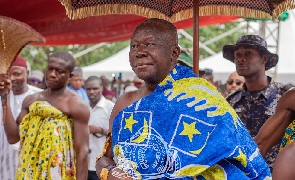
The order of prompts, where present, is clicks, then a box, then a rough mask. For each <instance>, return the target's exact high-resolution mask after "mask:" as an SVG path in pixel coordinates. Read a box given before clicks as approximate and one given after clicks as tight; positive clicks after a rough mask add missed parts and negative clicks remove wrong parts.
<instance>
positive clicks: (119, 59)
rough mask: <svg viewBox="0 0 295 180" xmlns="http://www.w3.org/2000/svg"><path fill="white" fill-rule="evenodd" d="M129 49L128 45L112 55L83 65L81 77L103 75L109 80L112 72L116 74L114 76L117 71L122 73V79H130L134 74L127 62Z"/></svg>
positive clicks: (117, 73)
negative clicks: (88, 64)
mask: <svg viewBox="0 0 295 180" xmlns="http://www.w3.org/2000/svg"><path fill="white" fill-rule="evenodd" d="M129 49H130V47H129V46H128V47H126V48H124V49H122V50H121V51H119V52H118V53H116V54H114V55H113V56H110V57H108V58H106V59H104V60H102V61H100V62H98V63H95V64H92V65H90V66H85V67H83V68H82V71H83V78H84V79H87V78H88V77H89V76H98V77H100V76H102V75H103V76H105V77H106V78H107V79H110V80H111V79H112V74H116V77H118V75H119V73H122V80H123V81H126V80H130V81H132V80H133V79H134V78H135V76H136V75H135V73H134V72H133V71H132V69H131V66H130V64H129Z"/></svg>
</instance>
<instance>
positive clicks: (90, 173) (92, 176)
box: [87, 171, 99, 180]
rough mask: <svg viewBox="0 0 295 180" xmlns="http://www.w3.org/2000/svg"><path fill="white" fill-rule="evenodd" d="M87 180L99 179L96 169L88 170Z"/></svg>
mask: <svg viewBox="0 0 295 180" xmlns="http://www.w3.org/2000/svg"><path fill="white" fill-rule="evenodd" d="M87 180H99V178H98V177H97V175H96V171H88V179H87Z"/></svg>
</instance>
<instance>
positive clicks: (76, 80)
mask: <svg viewBox="0 0 295 180" xmlns="http://www.w3.org/2000/svg"><path fill="white" fill-rule="evenodd" d="M83 83H84V81H83V79H82V77H80V76H72V77H71V79H70V85H71V86H72V87H73V88H74V89H76V90H79V89H80V88H81V87H82V86H83Z"/></svg>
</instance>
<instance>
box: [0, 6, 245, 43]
mask: <svg viewBox="0 0 295 180" xmlns="http://www.w3.org/2000/svg"><path fill="white" fill-rule="evenodd" d="M0 15H2V16H7V17H10V18H13V19H16V20H18V21H21V22H24V23H26V24H28V25H29V26H31V27H32V28H34V29H35V30H36V31H38V32H39V33H40V34H42V36H43V37H45V38H46V43H45V44H44V45H50V46H57V45H69V44H97V43H101V42H116V41H122V40H127V39H130V37H131V34H132V32H133V30H134V29H135V27H136V26H137V25H138V23H139V22H142V21H144V20H146V19H147V18H146V17H143V16H138V15H133V14H122V15H117V14H111V15H107V16H91V17H87V18H83V19H77V20H75V21H73V20H71V19H69V18H68V17H67V15H66V11H65V8H64V6H63V5H62V4H61V3H60V2H59V1H57V0H37V1H36V0H26V1H23V0H13V1H12V0H0ZM238 18H239V17H238V16H222V17H220V16H202V17H200V20H199V22H200V26H208V25H212V24H219V23H226V22H231V21H233V20H235V19H238ZM174 25H175V26H176V28H177V29H186V28H191V27H192V26H193V21H192V20H191V19H186V20H183V21H178V22H176V23H174Z"/></svg>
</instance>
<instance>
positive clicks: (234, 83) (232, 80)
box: [226, 71, 245, 96]
mask: <svg viewBox="0 0 295 180" xmlns="http://www.w3.org/2000/svg"><path fill="white" fill-rule="evenodd" d="M244 83H245V78H244V77H243V76H239V75H238V73H237V71H235V72H233V73H231V74H230V75H229V77H228V80H227V82H226V90H227V92H226V93H227V95H229V94H230V93H233V92H235V91H236V90H238V89H240V88H242V87H243V85H244ZM227 95H226V96H227Z"/></svg>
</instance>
